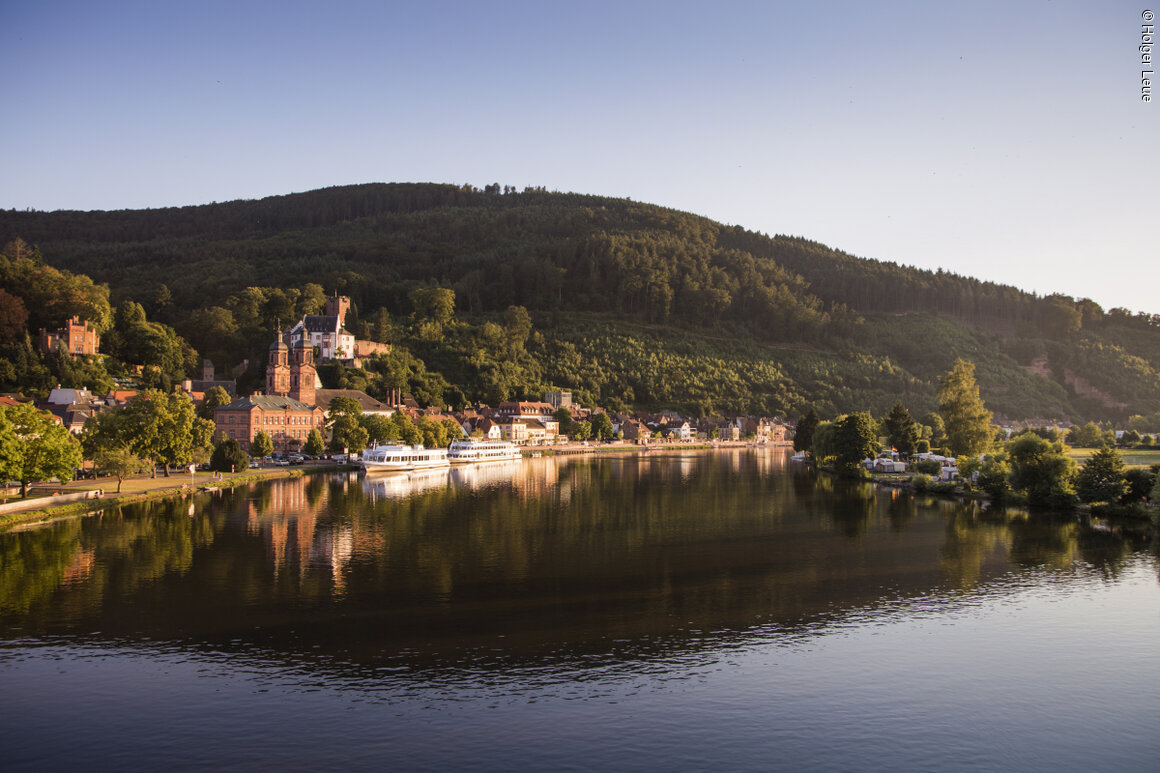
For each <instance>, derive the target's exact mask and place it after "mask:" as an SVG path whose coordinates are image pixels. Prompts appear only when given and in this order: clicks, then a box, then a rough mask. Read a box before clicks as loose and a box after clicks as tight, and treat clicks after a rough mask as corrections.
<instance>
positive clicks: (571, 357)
mask: <svg viewBox="0 0 1160 773" xmlns="http://www.w3.org/2000/svg"><path fill="white" fill-rule="evenodd" d="M15 239H23V240H24V241H25V242H29V243H32V244H35V245H36V246H37V247H38V248H39V251H40V254H41V255H43V259H44V260H45V261H46V262H48V263H50V264H52V265H53V266H55V267H58V268H61V269H64V270H66V271H69V272H74V273H75V274H83V275H87V276H89V277H92V278H93V279H94V280H96V281H97V282H104V283H107V284H108V285H109V288H110V290H111V298H112V301H113V304H114V305H117V304H118V303H120V302H121V301H124V300H126V299H132V300H135V301H138V302H140V303H141V304H142V305H143V306H144V308H145V310H146V311H147V312H148V314H149V316H150V318H151V319H156V320H160V321H164V322H167V323H169V324H171V325H172V326H173V327H174V328H175V329H176V331H177V332H178V333H180V334H181V335H182V336H183V337H184V338H185V339H186V340H187V341H189V342H190V343H191V344H193V346H194V347H196V348H197V349H198V350H199V351H200V352H201V353H202V354H207V355H210V356H212V357H213V358H214V360H215V362H219V363H220V364H222V365H232V364H233V363H236V362H240V361H242V360H243V359H246V358H248V359H250V360H251V362H255V363H256V362H258V361H259V360H260V359H261V357H262V356H263V355H264V351H265V346H266V345H267V344H268V340H269V331H270V329H271V327H272V325H273V324H275V322H276V321H279V320H280V321H287V320H289V319H291V318H293V317H294V316H295V315H296V314H298V313H300V312H301V311H302V310H303V309H304V308H307V306H308V305H309V304H310V303H316V302H317V301H318V299H317V294H318V288H325V290H326V291H327V292H331V291H337V292H340V293H342V294H345V295H349V296H350V297H351V298H352V299H353V301H354V305H355V309H356V311H355V313H354V315H353V318H352V319H350V320H348V327H356V328H358V329H357V330H355V331H354V332H356V333H360V334H364V335H369V336H374V337H378V338H380V339H389V340H391V341H392V342H393V343H394V344H395V345H396V350H397V351H398V352H399V355H398V356H397V357H395V360H396V362H394V363H389V364H380V371H379V372H378V373H377V375H376V373H375V372H370V373H368V374H367V375H366V378H367V379H369V380H370V381H376V380H378V381H380V382H384V383H385V380H386V379H393V380H394V382H395V383H396V384H397V385H399V386H403V387H404V388H409V389H412V390H413V391H416V392H418V393H422V394H425V395H427V396H428V397H429V398H430V399H432V400H436V401H438V400H440V399H451V400H453V401H454V400H456V399H460V398H462V399H490V400H494V399H496V398H497V397H501V396H518V395H521V394H528V395H535V394H536V393H537V392H538V391H539V390H541V389H543V388H545V387H552V386H555V387H562V388H571V389H573V390H576V391H578V392H580V393H581V394H583V395H585V396H586V397H587V398H588V399H591V400H598V401H601V402H602V403H604V404H612V405H626V406H627V405H635V406H638V407H647V408H656V407H684V408H686V409H688V410H693V411H697V412H703V413H711V412H724V411H737V410H750V411H752V412H755V413H757V412H761V413H783V414H787V415H794V414H795V413H796V412H798V411H800V410H802V409H803V408H804V406H806V405H808V404H816V405H818V406H819V409H820V410H821V411H822V412H823V413H832V412H837V411H847V410H855V409H867V408H868V409H871V410H873V411H874V412H875V413H883V412H884V411H885V410H886V409H887V408H889V405H890V404H891V403H893V401H894V400H895V399H897V398H899V397H901V398H902V399H903V400H904V401H906V402H907V404H908V405H910V406H911V407H912V410H914V411H915V412H917V413H922V412H924V411H925V410H929V409H930V408H931V407H933V404H934V392H935V386H936V382H937V378H938V377H939V376H940V375H941V374H942V373H943V372H944V371H945V370H946V368H947V367H948V366H949V364H950V362H951V361H953V359H954V358H955V357H964V358H967V359H970V360H972V361H974V362H976V363H977V366H978V378H979V382H980V385H981V386H982V388H983V393H984V398H985V399H986V400H987V403H988V405H989V406H990V407H992V408H993V409H994V410H996V411H997V412H999V413H1000V414H1003V415H1005V416H1007V417H1010V418H1022V417H1030V416H1044V417H1056V418H1061V419H1072V420H1076V421H1079V420H1087V419H1123V418H1126V417H1127V416H1128V415H1131V414H1143V415H1145V416H1151V415H1152V414H1156V413H1158V412H1160V394H1158V390H1157V384H1160V378H1158V376H1160V318H1158V317H1156V316H1153V315H1131V314H1129V313H1128V312H1126V311H1124V310H1122V309H1112V310H1109V311H1105V310H1104V309H1102V308H1100V307H1099V306H1098V305H1097V304H1095V303H1093V302H1092V301H1090V300H1086V299H1078V300H1077V299H1072V298H1068V297H1063V296H1050V297H1047V298H1040V297H1037V296H1035V295H1033V294H1030V293H1026V292H1024V291H1021V290H1019V289H1017V288H1013V287H1009V286H1004V285H998V284H995V283H991V282H985V281H981V280H978V279H973V278H970V277H965V276H959V275H955V274H951V273H947V272H942V271H938V272H931V271H926V270H921V269H915V268H911V267H906V266H899V265H896V264H892V263H888V262H880V261H872V260H866V259H862V258H857V257H855V256H852V255H848V254H846V253H843V252H841V251H839V250H834V249H831V248H829V247H826V246H825V245H822V244H820V243H817V242H813V241H809V240H807V239H803V238H799V237H791V236H768V235H765V234H760V233H754V232H751V231H747V230H745V229H743V228H740V227H735V226H725V225H722V224H720V223H716V222H713V221H711V220H708V219H706V218H702V217H698V216H695V215H691V214H688V213H684V212H678V211H675V210H670V209H665V208H662V207H657V206H652V205H648V204H642V203H639V202H633V201H629V200H624V199H614V198H605V197H598V196H582V195H576V194H563V193H550V192H547V191H545V190H542V189H525V190H524V191H521V192H516V191H515V190H513V189H510V188H506V187H501V186H499V185H492V186H487V187H486V188H485V189H483V190H478V189H475V188H473V187H470V186H453V185H438V184H368V185H358V186H347V187H338V188H328V189H324V190H319V191H311V192H308V193H300V194H292V195H288V196H277V197H271V198H266V199H261V200H256V201H236V202H227V203H215V204H209V205H204V206H196V207H182V208H170V209H154V210H132V211H120V212H69V211H59V212H17V211H7V212H0V244H4V243H8V242H10V241H12V240H15ZM247 288H252V289H247ZM436 288H446V289H450V290H453V291H454V302H455V303H454V307H455V312H454V315H453V316H452V317H450V318H440V319H438V320H435V319H434V318H433V317H432V307H431V304H430V303H429V302H430V301H431V299H432V298H433V297H434V296H433V295H432V294H431V292H432V291H433V290H434V289H436ZM510 307H523V308H525V309H527V310H528V312H529V313H530V322H531V323H532V329H531V331H530V332H529V334H528V335H527V337H526V339H525V340H523V341H522V343H521V346H520V347H519V351H507V356H506V357H505V356H502V354H500V353H489V352H486V351H484V352H481V351H480V349H481V348H487V347H490V348H491V349H493V350H495V349H508V347H507V345H506V344H503V343H502V340H501V339H494V334H495V330H500V331H501V332H503V333H505V334H508V333H511V332H512V331H513V330H515V331H516V333H517V336H518V333H519V331H518V326H517V327H516V328H512V327H511V324H508V323H505V320H504V316H503V315H504V314H505V312H506V310H508V309H509V308H510ZM215 320H216V323H214V321H215ZM211 323H214V324H220V325H221V329H220V330H216V329H215V328H214V327H213V324H211ZM424 323H426V327H424ZM489 323H490V324H491V325H492V328H495V329H494V330H493V329H491V328H487V327H486V326H487V325H488V324H489ZM376 325H377V329H376ZM356 375H357V374H356ZM343 377H348V376H343Z"/></svg>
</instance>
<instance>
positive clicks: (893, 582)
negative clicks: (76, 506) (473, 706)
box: [0, 453, 1130, 663]
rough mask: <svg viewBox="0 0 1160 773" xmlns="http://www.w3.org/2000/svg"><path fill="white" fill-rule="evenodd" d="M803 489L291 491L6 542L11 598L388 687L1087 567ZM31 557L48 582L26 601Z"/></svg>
mask: <svg viewBox="0 0 1160 773" xmlns="http://www.w3.org/2000/svg"><path fill="white" fill-rule="evenodd" d="M803 470H804V468H801V467H800V466H798V465H793V466H790V467H785V466H784V465H778V464H770V463H769V461H768V459H766V458H765V457H763V456H762V455H761V454H759V453H758V454H752V453H740V454H719V455H717V454H704V455H700V456H689V455H685V456H677V455H672V456H667V455H664V454H655V455H654V454H650V455H648V456H644V457H637V456H631V457H624V458H613V459H563V458H561V459H537V460H529V461H527V462H524V463H521V464H518V465H517V466H516V467H515V468H514V470H512V471H510V472H509V477H508V478H507V479H503V478H496V477H494V476H492V475H491V474H490V473H489V474H488V475H475V476H461V481H460V483H462V485H457V484H456V483H455V482H454V481H450V482H448V483H447V484H446V485H443V486H440V487H438V488H435V489H429V490H422V491H420V492H419V493H417V494H413V495H410V496H401V497H397V496H391V497H384V496H379V495H376V494H375V493H374V491H373V490H372V487H367V486H365V485H364V484H365V481H363V480H360V479H359V478H357V477H355V476H347V475H333V476H316V477H309V478H303V479H288V480H283V481H278V482H274V483H267V484H257V485H255V486H253V487H251V488H250V489H235V490H233V491H229V492H224V493H223V494H222V495H221V496H219V497H217V498H215V499H213V500H199V502H204V507H203V508H202V510H200V511H199V512H198V514H197V516H196V517H194V518H190V517H189V516H188V515H186V514H185V510H184V508H185V507H186V506H187V503H186V502H176V503H155V504H152V505H146V506H142V507H141V508H139V509H137V510H134V511H132V512H130V511H128V510H126V512H125V514H124V515H123V516H114V515H112V514H106V515H105V516H104V517H103V518H102V519H101V520H100V521H97V520H96V519H87V520H85V521H68V522H65V523H63V524H61V525H59V528H58V527H57V526H54V527H52V528H45V529H41V530H36V531H29V532H24V533H22V534H20V535H17V534H8V535H0V583H4V584H3V585H0V589H2V590H3V592H4V596H3V597H2V598H3V599H4V600H5V603H6V604H7V603H8V599H17V600H18V605H17V606H16V607H15V608H16V614H17V615H19V614H20V611H21V610H25V609H27V610H30V611H31V614H30V615H29V616H28V619H27V620H25V621H24V623H25V624H28V625H30V626H31V627H32V628H36V627H38V626H41V625H45V624H47V621H62V622H65V623H67V622H69V621H73V620H78V619H82V618H87V619H89V620H91V621H92V623H91V628H92V629H93V630H101V631H104V632H107V633H108V634H109V635H115V633H116V632H118V631H120V632H122V634H124V633H125V632H145V633H147V634H148V635H152V636H154V637H155V638H173V637H186V636H188V637H193V638H194V639H196V640H198V641H205V642H211V641H212V642H214V643H215V646H216V645H218V644H220V643H221V642H228V641H229V640H230V639H234V638H236V639H238V640H240V641H246V642H259V643H260V644H261V646H262V647H264V648H266V649H270V650H275V651H276V650H285V651H287V652H291V651H295V652H304V651H308V650H310V649H312V648H313V647H315V646H317V647H318V648H319V650H318V651H319V652H321V653H327V654H329V655H335V654H338V653H341V654H342V657H344V658H347V659H350V660H352V661H361V662H369V663H381V662H383V661H384V659H391V658H417V657H420V656H422V653H428V654H429V655H431V656H432V657H434V658H436V659H438V658H451V659H453V660H454V659H456V658H461V657H463V654H464V653H465V652H474V651H478V652H486V653H495V651H496V648H497V647H499V648H500V653H499V654H489V655H488V656H487V657H488V658H489V661H494V660H495V659H497V658H503V657H505V654H504V653H509V654H512V653H521V652H537V653H543V652H548V651H555V650H558V649H559V648H561V647H565V648H567V649H568V650H569V652H577V651H579V650H581V649H585V648H591V650H592V651H596V652H607V650H608V648H609V647H610V646H611V645H610V644H609V643H610V642H613V641H617V640H624V641H625V642H631V643H632V644H631V645H627V644H626V645H625V646H632V647H638V648H641V651H642V652H643V651H647V650H648V649H649V647H650V646H652V644H653V643H657V642H664V645H663V646H659V647H658V649H657V651H658V652H669V651H670V649H671V648H677V649H680V648H681V647H688V648H696V647H697V646H698V641H700V640H701V639H700V638H699V637H701V636H710V634H708V633H704V634H695V633H693V631H702V632H712V634H711V636H712V637H714V638H715V639H716V640H719V639H720V637H721V636H727V635H732V634H729V633H728V632H730V631H733V632H736V634H737V635H738V636H741V637H744V636H746V635H750V634H752V632H754V631H758V630H761V631H772V632H776V633H777V634H778V635H783V634H785V635H788V634H787V633H786V632H790V631H809V630H812V629H813V627H816V626H818V625H826V624H827V621H830V620H833V619H835V616H839V617H840V616H841V615H842V614H844V610H847V609H854V610H866V609H872V608H874V607H875V606H876V605H878V604H881V603H882V599H883V593H884V589H889V590H888V591H887V592H888V593H889V594H890V597H891V599H897V598H899V597H906V596H909V595H914V596H915V597H918V598H922V597H925V596H929V594H930V593H931V591H932V589H937V588H940V587H942V586H944V585H945V584H946V583H950V584H951V585H952V586H953V587H955V588H958V589H962V590H967V589H971V588H975V587H977V586H978V585H979V583H980V582H981V581H982V578H983V577H984V576H986V574H987V573H988V572H993V573H1000V572H1003V571H1007V567H1008V564H1007V558H1006V555H1007V552H1010V553H1011V554H1012V556H1013V557H1012V559H1011V560H1012V561H1015V562H1017V563H1024V562H1025V563H1034V562H1037V561H1038V562H1041V563H1042V564H1043V565H1047V566H1060V565H1062V563H1064V562H1065V561H1066V558H1065V557H1066V556H1068V555H1071V556H1075V555H1077V553H1076V550H1077V547H1076V546H1077V544H1078V545H1079V549H1080V550H1083V549H1084V544H1085V543H1083V542H1082V541H1080V542H1079V543H1077V542H1076V536H1075V535H1074V534H1073V535H1071V536H1069V535H1068V534H1067V533H1055V532H1041V531H1038V530H1037V529H1038V527H1036V528H1030V527H1026V530H1024V531H1018V533H1016V531H1017V530H1018V529H1024V528H1025V524H1023V523H1022V522H1019V523H1018V524H1016V525H1015V526H1012V524H1011V522H1010V521H1009V520H1008V519H1007V518H1006V517H1003V516H994V515H988V514H985V513H982V512H981V511H979V510H978V509H977V508H975V507H974V506H973V505H969V504H968V505H962V504H959V503H957V502H947V501H943V500H930V501H926V500H916V499H914V498H913V497H912V496H910V495H908V494H905V493H903V492H898V491H896V490H890V489H878V488H875V487H872V486H869V485H866V484H860V483H849V482H842V481H835V480H834V479H832V478H830V477H829V476H821V477H816V478H815V476H814V474H813V473H811V472H809V471H808V470H805V471H803ZM469 479H470V480H469ZM880 500H881V501H880ZM1079 533H1080V534H1082V530H1081V532H1079ZM21 539H23V540H28V542H25V543H21ZM1100 539H1103V537H1101V538H1100ZM1037 540H1042V541H1043V542H1044V543H1045V544H1044V545H1041V546H1037V545H1035V544H1034V543H1035V542H1036V541H1037ZM1118 544H1119V548H1118V550H1119V557H1118V558H1114V557H1113V554H1115V553H1116V545H1115V544H1113V543H1111V542H1109V543H1108V544H1104V545H1102V546H1097V545H1095V543H1094V542H1093V543H1092V544H1091V545H1090V546H1089V547H1088V550H1090V551H1091V552H1092V553H1093V554H1095V553H1098V554H1100V555H1103V556H1107V558H1106V559H1105V563H1107V565H1109V566H1114V565H1117V564H1118V563H1122V562H1123V560H1124V559H1125V558H1126V557H1127V556H1129V555H1130V547H1128V546H1126V545H1125V543H1124V542H1123V541H1122V540H1121V541H1120V542H1119V543H1118ZM210 546H212V550H211V549H203V548H210ZM10 554H11V555H14V556H16V559H15V560H17V561H19V562H20V565H22V566H31V565H35V566H36V567H37V568H36V569H35V570H33V571H30V572H29V574H31V575H33V576H34V582H30V583H26V584H25V585H23V586H19V587H17V584H18V580H14V579H13V578H14V574H13V573H12V572H9V571H8V567H9V566H10V565H16V564H15V563H13V564H10V563H9V561H8V557H9V555H10ZM30 556H31V557H32V558H29V557H30ZM1084 557H1085V558H1087V554H1086V553H1085V554H1084ZM1089 560H1090V559H1089ZM70 578H71V579H70ZM114 591H115V592H114ZM21 599H23V600H21ZM143 603H144V604H146V605H147V606H145V607H144V608H147V609H148V610H149V615H147V616H143V615H141V609H142V608H143ZM5 614H6V615H9V617H11V613H10V611H9V609H8V606H6V607H5ZM29 620H31V621H32V622H31V623H29ZM586 651H587V650H586ZM408 653H409V654H408ZM515 656H516V655H514V654H513V657H515Z"/></svg>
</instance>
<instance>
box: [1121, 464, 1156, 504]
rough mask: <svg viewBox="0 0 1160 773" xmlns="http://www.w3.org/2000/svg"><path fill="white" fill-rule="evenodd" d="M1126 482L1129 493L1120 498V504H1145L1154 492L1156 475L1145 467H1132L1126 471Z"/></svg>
mask: <svg viewBox="0 0 1160 773" xmlns="http://www.w3.org/2000/svg"><path fill="white" fill-rule="evenodd" d="M1124 481H1125V482H1126V483H1127V491H1125V492H1124V495H1123V496H1122V497H1120V504H1122V505H1130V504H1134V503H1136V502H1143V501H1144V500H1145V499H1146V498H1147V497H1148V494H1149V493H1150V492H1151V491H1152V486H1153V484H1154V483H1155V482H1156V473H1154V472H1153V471H1152V470H1149V469H1146V468H1144V467H1132V468H1129V469H1127V470H1124Z"/></svg>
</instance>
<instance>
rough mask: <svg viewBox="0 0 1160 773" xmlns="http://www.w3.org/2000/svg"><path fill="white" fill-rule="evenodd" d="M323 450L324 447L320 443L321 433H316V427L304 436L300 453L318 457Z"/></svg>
mask: <svg viewBox="0 0 1160 773" xmlns="http://www.w3.org/2000/svg"><path fill="white" fill-rule="evenodd" d="M325 450H326V445H325V444H324V443H323V442H322V433H321V432H319V431H318V427H314V428H313V429H311V430H310V433H309V434H308V435H307V436H306V444H305V445H303V446H302V453H304V454H309V455H310V456H318V455H319V454H321V453H322V452H323V451H325Z"/></svg>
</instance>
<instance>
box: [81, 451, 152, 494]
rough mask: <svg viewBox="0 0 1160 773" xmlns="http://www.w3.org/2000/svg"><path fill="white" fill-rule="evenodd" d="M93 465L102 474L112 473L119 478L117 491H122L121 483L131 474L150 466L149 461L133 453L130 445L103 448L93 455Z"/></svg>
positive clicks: (111, 474)
mask: <svg viewBox="0 0 1160 773" xmlns="http://www.w3.org/2000/svg"><path fill="white" fill-rule="evenodd" d="M93 465H94V466H95V467H96V469H97V472H99V473H101V474H102V475H110V476H112V477H114V478H116V479H117V493H118V494H120V493H121V484H122V483H124V481H125V478H128V477H129V476H130V475H136V474H138V473H140V472H142V471H143V470H145V469H146V468H148V466H149V462H147V461H146V460H144V459H142V458H141V457H140V456H137V455H136V454H135V453H133V451H132V449H130V448H129V446H128V445H118V446H113V447H109V448H102V449H100V450H99V451H97V453H96V454H95V455H94V456H93Z"/></svg>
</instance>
